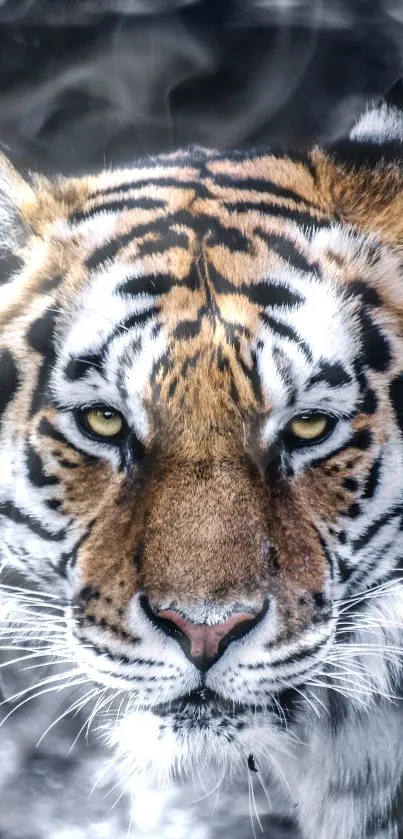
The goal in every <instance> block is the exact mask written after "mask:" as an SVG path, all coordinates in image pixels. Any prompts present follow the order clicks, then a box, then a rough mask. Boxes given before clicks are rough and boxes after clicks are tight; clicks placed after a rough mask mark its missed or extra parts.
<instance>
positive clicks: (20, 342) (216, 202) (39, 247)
mask: <svg viewBox="0 0 403 839" xmlns="http://www.w3.org/2000/svg"><path fill="white" fill-rule="evenodd" d="M402 139H403V117H402V115H401V112H400V111H399V109H398V107H397V106H396V104H395V103H393V104H390V105H389V104H384V105H383V106H382V107H380V108H379V109H375V110H374V111H372V112H369V113H368V114H366V115H364V117H363V118H362V120H361V122H359V123H358V125H357V126H356V127H355V128H354V130H353V132H352V135H351V138H350V139H349V140H348V141H346V142H345V143H341V144H339V145H338V146H337V148H333V149H329V150H320V149H314V150H312V151H311V152H309V153H307V154H306V155H291V154H290V155H284V154H275V153H271V152H270V153H269V152H265V151H259V150H256V151H251V152H240V153H231V154H226V153H223V152H215V151H208V150H205V149H194V150H190V151H186V152H178V153H175V154H173V155H167V156H159V157H157V158H155V159H152V160H151V159H145V160H142V161H138V162H137V163H136V164H135V165H133V166H132V167H131V168H130V169H127V170H120V171H114V172H104V173H101V174H100V175H97V176H92V177H86V178H82V179H60V180H58V181H52V182H51V181H47V180H45V179H43V178H36V177H35V178H32V179H31V183H30V184H29V185H28V184H25V182H23V181H22V180H21V178H20V177H19V176H18V175H17V174H16V173H14V172H13V170H12V169H11V168H10V167H9V165H8V164H7V165H6V166H5V167H4V171H5V175H4V179H3V181H2V184H4V186H3V192H4V198H3V206H4V208H5V209H4V211H3V212H4V214H5V219H6V222H7V225H8V227H7V228H6V233H4V234H3V235H2V239H3V240H7V239H8V238H9V237H10V241H11V240H12V241H13V242H14V243H15V244H14V245H13V248H14V250H15V251H17V254H18V257H19V259H20V267H19V269H18V271H17V272H16V273H15V275H14V276H13V277H12V278H10V280H9V282H8V283H6V284H5V285H4V286H3V287H2V288H1V290H0V318H1V325H2V329H1V348H0V376H1V405H0V416H1V439H0V475H1V485H0V514H1V539H2V544H3V553H4V561H5V565H7V564H8V565H11V566H12V567H16V568H18V569H19V570H20V571H22V572H23V573H24V574H25V575H26V576H27V577H28V578H30V579H31V580H32V581H34V582H35V583H36V584H37V585H38V586H39V587H41V588H42V589H43V590H44V591H45V592H47V593H48V594H50V595H52V598H53V600H52V602H54V601H55V598H58V599H59V603H60V605H61V606H62V607H63V614H64V615H65V618H63V620H65V624H64V623H63V626H64V625H65V626H66V636H63V637H64V643H65V644H66V643H68V645H69V649H70V650H73V651H74V657H75V661H76V662H77V664H76V668H77V669H76V670H75V671H74V672H75V673H76V674H79V677H80V678H81V677H83V678H85V679H90V680H93V682H94V683H96V684H100V685H101V686H103V688H107V689H108V691H107V700H108V703H109V706H108V707H109V708H111V707H112V708H114V709H115V712H114V713H113V714H109V715H107V716H106V719H105V730H106V733H107V737H108V739H109V740H110V742H111V743H113V744H114V745H115V747H116V755H117V758H116V760H117V764H118V765H119V768H120V772H121V775H122V779H124V778H125V777H130V776H131V775H132V774H133V773H134V772H135V771H146V770H147V771H150V770H152V771H154V772H155V773H156V774H157V775H158V776H159V777H161V778H162V779H164V778H166V777H168V776H169V775H170V774H171V773H172V772H174V771H186V772H193V771H202V770H203V771H204V770H205V769H206V767H208V768H209V769H210V770H213V771H214V772H216V773H217V778H218V780H219V779H220V777H222V776H223V775H226V774H228V773H231V772H232V771H235V770H237V769H239V768H242V767H244V768H246V767H247V766H249V770H250V771H251V773H252V772H253V771H254V770H257V773H258V775H259V777H260V778H261V780H262V782H264V778H265V776H266V775H269V776H270V777H271V779H272V780H277V782H278V783H279V785H280V786H282V787H283V789H284V795H285V797H286V798H287V799H288V801H289V806H290V808H291V812H293V811H294V808H295V812H296V814H297V817H298V820H299V823H300V825H301V828H302V831H303V833H304V836H306V837H307V839H313V837H314V839H336V837H337V838H338V839H339V837H340V836H342V837H343V839H364V837H377V839H381V837H385V839H386V837H387V839H397V837H398V836H399V835H400V833H399V829H400V828H399V808H398V799H399V794H400V784H401V776H402V771H403V763H402V761H403V745H402V738H401V736H400V731H401V694H402V688H403V682H402V670H401V654H402V619H403V594H402V586H401V567H402V543H401V536H400V533H401V529H402V515H403V498H402V486H403V444H402V431H403V409H402V399H403V339H402V318H403V290H402V288H403V287H402V277H401V273H402V270H401V247H402V243H403V204H402V197H401V196H402V178H403V170H402V157H401V140H402ZM10 225H11V228H12V230H13V233H12V236H10V231H9V227H10ZM92 406H103V407H106V408H108V409H109V410H113V411H116V412H118V413H119V414H120V415H121V417H122V418H123V422H124V426H123V427H124V431H123V432H122V434H121V435H120V437H119V439H118V440H112V441H108V440H102V439H100V438H95V437H94V436H93V435H91V434H90V433H89V429H88V427H85V426H83V424H82V421H81V420H82V415H83V412H85V410H87V409H89V408H91V407H92ZM312 412H313V413H315V412H316V413H318V412H319V413H320V414H321V415H323V414H324V415H325V416H326V417H327V418H328V420H329V422H330V426H329V428H330V430H329V433H328V434H327V435H324V436H323V437H322V438H321V439H319V440H318V441H317V442H316V443H314V444H310V445H308V444H306V443H305V444H301V441H300V440H299V441H298V440H296V439H295V437H293V436H292V433H291V431H290V429H291V428H292V426H291V425H290V423H292V421H293V418H295V417H301V416H302V417H306V416H307V415H308V416H311V415H312ZM80 418H81V419H80ZM7 591H8V590H7ZM238 613H242V614H243V615H246V617H247V618H248V615H250V623H249V624H248V625H244V624H242V627H241V629H242V632H241V631H240V632H239V633H238V634H237V635H235V634H234V635H232V636H231V637H229V638H227V642H228V643H226V646H221V647H219V648H218V651H219V655H217V656H216V657H215V658H214V660H212V661H209V662H208V664H209V666H208V667H207V666H204V665H203V667H202V666H201V665H200V666H199V663H198V661H196V660H195V659H194V658H192V655H191V651H190V652H189V645H187V643H186V638H184V637H183V634H182V635H181V634H180V633H178V629H177V627H178V626H179V624H181V625H185V624H186V626H190V625H191V626H192V627H196V629H197V632H199V633H204V635H203V637H209V638H211V637H213V633H214V631H217V632H218V631H219V629H220V627H222V626H226V623H225V622H226V621H228V620H230V619H232V618H234V620H237V618H236V615H237V614H238ZM164 615H165V616H166V615H168V616H170V618H169V620H168V619H167V618H163V617H161V616H164ZM172 615H174V617H175V621H176V623H175V621H174V622H173V623H172ZM234 616H235V617H234ZM252 616H253V620H252ZM9 619H10V620H11V617H9ZM248 620H249V618H248ZM169 621H171V622H169ZM195 631H196V630H195ZM63 632H64V630H63ZM208 633H209V634H208ZM39 635H40V632H38V637H39ZM198 637H199V636H198ZM66 638H67V641H66ZM105 695H106V694H105Z"/></svg>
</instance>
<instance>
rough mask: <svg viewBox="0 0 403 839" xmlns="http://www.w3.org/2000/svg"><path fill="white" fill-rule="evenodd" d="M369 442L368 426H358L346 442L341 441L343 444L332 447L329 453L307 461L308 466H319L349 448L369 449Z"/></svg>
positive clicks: (369, 432) (370, 435)
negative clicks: (336, 447) (335, 447)
mask: <svg viewBox="0 0 403 839" xmlns="http://www.w3.org/2000/svg"><path fill="white" fill-rule="evenodd" d="M371 443H372V434H371V431H370V430H369V428H360V429H359V431H355V432H354V434H353V436H352V437H350V439H349V440H347V442H346V443H343V445H342V446H340V447H339V448H338V449H333V451H331V452H329V454H326V455H324V456H323V457H318V458H316V459H315V460H311V461H310V462H309V468H314V467H316V466H321V465H322V463H326V461H327V460H330V459H331V458H334V457H336V456H340V455H341V454H342V453H343V452H346V451H348V450H349V449H361V450H362V451H365V450H366V449H369V447H370V445H371Z"/></svg>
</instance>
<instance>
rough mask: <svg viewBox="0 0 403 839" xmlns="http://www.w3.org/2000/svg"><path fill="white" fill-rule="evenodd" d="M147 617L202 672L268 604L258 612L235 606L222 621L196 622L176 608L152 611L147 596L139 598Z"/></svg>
mask: <svg viewBox="0 0 403 839" xmlns="http://www.w3.org/2000/svg"><path fill="white" fill-rule="evenodd" d="M140 603H141V605H142V608H143V609H144V611H145V612H146V614H147V616H148V617H149V618H150V619H151V620H152V621H153V623H154V624H156V625H157V626H158V627H159V629H162V630H163V631H164V632H165V633H166V634H168V635H170V636H171V637H173V638H175V640H176V641H178V643H179V644H180V646H181V647H182V649H183V651H184V653H185V655H186V656H187V658H189V660H190V661H192V663H193V664H194V665H195V666H196V667H197V668H198V669H199V670H201V671H206V670H208V669H209V668H210V667H211V666H212V664H214V663H215V662H216V661H217V660H218V658H219V657H220V656H221V655H222V654H223V652H224V651H225V650H226V649H227V647H228V645H229V644H230V643H231V641H235V640H239V639H240V638H242V637H243V636H244V635H246V634H247V633H248V632H250V630H251V629H253V628H254V627H255V626H256V625H257V623H259V621H261V620H262V618H263V617H264V615H265V614H266V612H267V609H268V607H269V602H268V601H266V603H265V604H264V606H263V609H261V610H260V611H259V612H258V613H256V611H253V610H251V609H250V608H249V607H245V608H242V607H241V606H238V607H237V608H236V609H234V611H233V612H232V613H231V614H229V615H228V617H227V618H226V619H225V620H224V621H222V622H221V623H213V624H210V623H209V624H207V623H195V622H194V621H191V620H188V619H187V618H186V617H185V612H183V611H179V610H177V609H163V610H156V611H154V610H153V609H152V608H151V606H150V604H149V601H148V599H147V598H146V597H145V596H143V597H142V598H141V599H140Z"/></svg>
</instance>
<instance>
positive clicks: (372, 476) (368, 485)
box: [362, 455, 382, 499]
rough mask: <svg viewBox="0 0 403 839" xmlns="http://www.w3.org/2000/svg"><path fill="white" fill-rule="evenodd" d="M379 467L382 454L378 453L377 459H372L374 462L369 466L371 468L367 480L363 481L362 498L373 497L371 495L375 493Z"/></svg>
mask: <svg viewBox="0 0 403 839" xmlns="http://www.w3.org/2000/svg"><path fill="white" fill-rule="evenodd" d="M381 467H382V455H380V456H379V457H378V458H377V460H375V461H374V463H373V464H372V466H371V469H370V470H369V473H368V477H367V480H366V481H365V486H364V492H363V496H362V497H363V498H365V499H368V498H373V496H374V495H375V493H376V490H377V488H378V484H379V478H380V473H381Z"/></svg>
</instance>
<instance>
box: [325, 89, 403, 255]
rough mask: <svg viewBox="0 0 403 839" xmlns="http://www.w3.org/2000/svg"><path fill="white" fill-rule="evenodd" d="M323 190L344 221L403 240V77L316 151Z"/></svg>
mask: <svg viewBox="0 0 403 839" xmlns="http://www.w3.org/2000/svg"><path fill="white" fill-rule="evenodd" d="M315 157H316V161H317V163H318V173H319V179H320V180H321V185H322V190H324V194H325V195H326V196H327V198H328V200H329V205H330V207H331V209H332V211H333V212H335V214H336V215H337V217H339V218H340V219H341V220H342V221H345V222H347V223H349V224H352V225H354V226H356V227H358V228H360V230H363V231H365V232H372V233H375V234H377V235H378V236H380V238H382V239H383V240H384V241H386V242H388V243H389V244H395V245H399V246H401V245H402V244H403V81H402V80H401V79H400V80H399V81H398V82H396V84H395V85H394V86H393V87H392V88H391V89H390V90H389V92H388V93H387V94H386V95H385V97H384V98H383V99H382V100H381V101H380V102H379V103H378V104H377V105H374V106H373V107H371V108H369V109H368V110H367V111H366V112H365V113H364V114H363V115H362V116H361V117H360V118H359V119H358V120H357V122H356V124H355V125H354V126H353V128H352V130H351V131H350V134H349V136H348V137H347V138H344V139H341V140H339V141H337V142H336V143H335V144H333V145H332V146H329V147H328V148H327V149H326V151H325V153H324V154H323V153H321V152H320V151H314V152H313V158H314V159H315Z"/></svg>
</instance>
